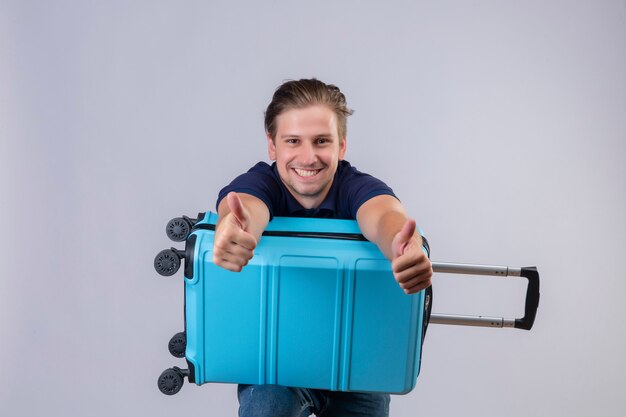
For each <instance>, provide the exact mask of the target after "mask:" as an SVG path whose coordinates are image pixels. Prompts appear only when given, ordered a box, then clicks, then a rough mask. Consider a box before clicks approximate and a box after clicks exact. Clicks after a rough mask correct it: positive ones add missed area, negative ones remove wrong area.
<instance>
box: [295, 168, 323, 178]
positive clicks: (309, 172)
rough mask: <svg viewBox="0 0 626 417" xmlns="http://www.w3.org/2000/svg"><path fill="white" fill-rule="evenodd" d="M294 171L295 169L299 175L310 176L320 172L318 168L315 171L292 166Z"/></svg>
mask: <svg viewBox="0 0 626 417" xmlns="http://www.w3.org/2000/svg"><path fill="white" fill-rule="evenodd" d="M294 171H296V173H297V174H298V175H300V176H301V177H312V176H313V175H315V174H317V173H318V172H320V170H319V169H317V170H315V171H309V170H305V169H296V168H294Z"/></svg>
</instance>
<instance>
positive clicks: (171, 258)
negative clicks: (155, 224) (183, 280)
mask: <svg viewBox="0 0 626 417" xmlns="http://www.w3.org/2000/svg"><path fill="white" fill-rule="evenodd" d="M179 268H180V255H179V254H178V253H177V252H176V251H175V250H174V249H165V250H162V251H161V252H159V253H158V254H157V256H156V257H155V258H154V269H156V271H157V272H158V273H159V275H163V276H164V277H169V276H172V275H174V274H175V273H176V271H178V269H179Z"/></svg>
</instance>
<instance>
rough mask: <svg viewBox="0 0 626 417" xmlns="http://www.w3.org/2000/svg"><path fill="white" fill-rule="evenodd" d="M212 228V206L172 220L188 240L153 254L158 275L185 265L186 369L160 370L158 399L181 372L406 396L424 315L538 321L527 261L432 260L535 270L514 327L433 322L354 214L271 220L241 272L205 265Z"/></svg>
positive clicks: (474, 269)
mask: <svg viewBox="0 0 626 417" xmlns="http://www.w3.org/2000/svg"><path fill="white" fill-rule="evenodd" d="M216 223H217V215H216V214H215V213H210V212H209V213H206V214H204V213H201V214H200V215H199V218H198V219H197V220H196V219H190V218H188V217H182V218H176V219H172V220H171V221H170V222H169V223H168V225H167V227H166V232H167V234H168V236H169V237H170V238H171V239H172V240H175V241H185V249H184V250H178V249H175V248H171V249H166V250H164V251H161V252H160V253H159V254H158V255H157V257H156V258H155V261H154V266H155V269H156V270H157V272H159V273H160V274H161V275H165V276H169V275H173V274H174V273H176V271H177V270H178V269H179V267H180V265H181V261H182V260H184V265H185V266H184V276H185V278H184V281H185V283H184V285H185V331H184V332H182V333H178V334H176V335H175V336H174V337H173V338H172V339H171V340H170V344H169V349H170V352H171V353H172V354H173V355H174V356H176V357H184V358H185V359H186V361H187V365H188V369H180V368H178V367H173V368H170V369H167V370H166V371H164V372H163V373H162V374H161V375H160V377H159V380H158V386H159V389H160V390H161V392H163V393H164V394H168V395H171V394H175V393H177V392H178V391H179V390H180V388H181V386H182V384H183V380H184V377H187V378H188V379H189V381H190V382H194V383H196V384H198V385H201V384H204V383H206V382H219V383H238V384H279V385H285V386H294V387H304V388H317V389H326V390H335V391H361V392H385V393H393V394H404V393H407V392H409V391H411V390H412V389H413V387H414V386H415V383H416V380H417V376H418V374H419V370H420V360H421V352H422V349H421V347H422V343H423V340H424V335H425V332H426V327H427V325H428V323H429V321H430V322H436V323H443V324H464V325H479V326H492V327H519V328H528V329H529V328H530V327H532V321H534V314H535V313H534V312H536V305H534V304H537V303H538V291H539V288H538V279H539V277H538V274H537V276H536V280H535V279H534V273H535V272H536V269H534V270H533V268H521V269H517V270H516V269H513V270H511V269H510V268H507V267H490V266H473V265H460V264H443V263H440V264H436V265H435V264H433V269H436V270H439V271H441V272H455V273H474V274H476V273H477V274H490V275H517V276H520V275H522V274H523V276H526V277H527V278H528V275H533V276H532V277H530V278H529V291H528V294H527V306H526V307H527V309H526V316H525V317H524V318H523V319H517V322H516V321H515V320H506V319H501V318H485V317H468V316H444V315H437V316H434V315H433V316H432V317H430V316H431V315H430V306H431V297H432V291H431V289H428V290H425V291H421V292H419V293H417V294H413V295H406V294H405V293H404V292H403V291H402V290H401V289H400V287H399V286H398V284H397V282H396V281H395V279H394V278H393V274H392V272H391V267H390V262H389V261H388V260H387V259H386V258H385V257H384V255H383V254H382V253H381V252H380V251H379V250H378V248H377V247H376V245H374V244H373V243H371V242H369V241H367V240H366V239H365V238H364V237H363V236H362V235H361V232H360V229H359V227H358V224H357V222H356V221H353V220H336V219H315V218H286V217H285V218H280V217H277V218H274V219H273V220H272V221H271V222H270V223H269V224H268V227H267V229H266V231H265V232H264V234H263V237H262V239H261V240H260V242H259V244H258V246H257V248H256V249H255V255H254V257H253V258H252V259H251V260H250V262H249V264H248V265H247V266H246V267H244V268H243V270H242V272H239V273H235V272H230V271H227V270H225V269H223V268H221V267H218V266H216V265H214V264H213V262H212V256H213V237H214V232H215V224H216ZM424 250H425V251H426V252H428V247H427V243H426V244H425V248H424ZM535 281H536V291H535V288H531V286H533V287H534V284H533V285H531V284H532V283H534V282H535ZM535 292H536V297H533V296H530V295H531V294H534V293H535ZM534 298H536V303H535V300H534Z"/></svg>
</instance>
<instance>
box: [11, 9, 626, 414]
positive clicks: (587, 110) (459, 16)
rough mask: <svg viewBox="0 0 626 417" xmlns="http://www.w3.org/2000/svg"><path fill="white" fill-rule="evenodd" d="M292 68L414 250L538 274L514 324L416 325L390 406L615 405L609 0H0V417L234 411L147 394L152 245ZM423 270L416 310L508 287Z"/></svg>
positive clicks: (622, 98) (253, 132) (236, 163)
mask: <svg viewBox="0 0 626 417" xmlns="http://www.w3.org/2000/svg"><path fill="white" fill-rule="evenodd" d="M312 76H315V77H317V78H319V79H321V80H324V81H326V82H329V83H335V84H337V85H339V86H340V87H341V88H342V90H343V91H344V92H345V94H346V96H347V98H348V103H349V105H350V106H351V107H352V108H353V109H355V114H354V115H353V116H352V117H351V118H350V119H349V128H348V153H347V159H348V160H349V161H350V162H351V163H352V164H353V165H355V166H357V167H358V168H359V169H360V170H363V171H365V172H369V173H371V174H373V175H375V176H378V177H380V178H381V179H383V180H384V181H386V182H387V183H388V184H389V185H391V186H392V188H393V189H394V190H395V192H396V193H397V195H398V196H399V197H400V198H401V199H402V201H403V202H404V203H405V205H406V207H407V208H408V209H409V211H410V212H411V214H412V215H413V216H414V217H415V218H416V219H417V220H418V223H419V224H420V225H421V226H422V227H423V229H424V230H425V232H426V235H427V236H428V238H429V240H430V243H431V246H432V249H433V250H432V258H433V259H434V260H439V261H453V262H471V263H489V264H504V265H510V266H530V265H536V266H537V267H538V268H539V270H540V272H541V274H542V275H541V277H542V283H541V285H542V298H541V305H540V310H539V314H538V317H537V322H536V324H535V328H534V329H533V330H532V331H531V332H525V331H519V330H505V329H479V328H461V327H451V326H434V325H433V326H431V329H430V330H429V334H428V336H427V339H426V344H425V348H424V357H423V366H422V373H421V375H420V377H419V379H418V383H417V386H416V388H415V389H414V390H413V391H412V392H411V393H410V394H408V395H406V396H401V397H393V400H392V408H391V415H392V416H397V417H402V416H406V417H408V416H428V417H434V416H442V417H443V416H445V417H447V416H481V417H485V416H502V415H507V416H590V415H598V416H618V415H623V414H622V413H623V411H624V409H626V397H625V396H624V395H623V391H624V382H623V375H624V373H625V372H626V359H625V357H624V355H625V354H624V352H626V340H625V335H626V330H625V327H626V326H624V324H623V320H624V315H625V314H626V304H625V303H624V302H623V298H624V292H625V290H626V284H625V282H626V276H625V274H624V267H623V259H624V251H625V249H626V221H625V220H626V216H625V208H626V168H625V165H624V161H623V160H624V158H625V157H626V3H625V2H624V1H622V0H620V1H618V0H613V1H610V0H605V1H591V0H589V1H565V0H552V1H550V0H548V1H539V0H531V1H506V0H500V1H495V0H493V1H461V0H459V1H452V0H450V1H432V2H424V1H421V2H418V1H391V2H387V3H385V4H383V2H374V1H371V2H367V1H356V0H354V1H340V0H338V1H316V2H295V1H294V2H288V1H265V2H254V1H247V2H228V1H224V2H217V1H70V0H68V1H23V0H22V1H18V0H16V1H7V0H3V1H0V141H1V143H0V145H1V147H0V186H1V188H0V210H1V215H0V231H2V234H1V238H0V243H1V247H0V265H1V268H0V375H2V378H0V404H2V406H1V407H2V411H1V413H2V414H3V415H10V416H38V415H47V416H68V415H81V416H106V417H110V416H128V415H137V416H171V415H174V414H176V415H183V414H193V415H211V416H213V415H219V416H222V415H223V416H233V415H236V410H237V401H236V396H235V387H234V386H232V385H220V384H209V385H205V386H201V387H197V386H193V385H192V384H185V386H184V387H183V390H182V391H181V392H180V393H179V394H178V395H176V396H174V397H166V396H164V395H162V394H161V393H159V391H158V389H157V387H156V379H157V376H158V375H159V374H160V373H161V371H162V370H163V369H165V368H167V367H170V366H172V365H179V366H182V365H183V363H184V362H183V361H181V360H180V359H175V358H172V357H171V356H170V355H169V353H168V352H167V347H166V345H167V341H168V340H169V338H170V336H171V335H172V334H173V333H175V332H177V331H179V330H182V328H181V327H182V320H183V316H182V303H183V299H182V279H181V274H180V273H179V274H178V275H177V276H176V277H173V278H169V279H168V278H163V277H160V276H158V275H157V274H156V273H155V272H154V270H153V267H152V261H153V257H154V255H155V254H156V253H157V252H158V251H159V250H161V249H163V248H167V247H169V246H170V245H171V242H170V241H169V240H168V239H167V238H166V236H165V233H164V226H165V223H166V222H167V220H169V219H170V218H171V217H175V216H177V215H181V214H188V215H192V216H193V215H195V214H196V213H197V212H200V211H206V210H211V209H214V204H215V198H216V195H217V193H218V191H219V189H220V188H221V187H222V186H223V185H225V184H226V183H228V182H229V181H230V180H231V179H232V178H233V177H234V176H235V175H237V174H239V173H240V172H242V171H244V170H246V169H247V168H249V167H250V166H251V165H253V164H254V163H255V162H256V161H258V160H261V159H263V160H267V155H266V149H265V139H264V132H263V124H262V120H263V111H264V110H265V107H266V105H267V104H268V103H269V100H270V98H271V94H272V93H273V91H274V89H275V88H276V87H277V86H278V85H279V84H280V83H281V82H282V81H283V80H286V79H294V78H307V77H312ZM434 282H435V283H434V289H435V305H434V310H435V312H438V313H468V314H472V313H473V314H486V315H504V316H518V315H520V314H521V312H522V310H523V300H522V299H523V294H524V283H523V281H521V280H519V281H517V280H510V281H507V280H503V279H495V278H460V277H454V276H452V277H450V276H445V277H441V276H436V277H435V278H434Z"/></svg>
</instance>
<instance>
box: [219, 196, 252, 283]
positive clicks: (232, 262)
mask: <svg viewBox="0 0 626 417" xmlns="http://www.w3.org/2000/svg"><path fill="white" fill-rule="evenodd" d="M226 203H227V205H228V213H227V214H226V215H225V216H223V218H221V219H220V221H219V222H218V224H217V227H216V228H215V238H214V242H213V263H214V264H216V265H219V266H221V267H223V268H225V269H228V270H229V271H233V272H240V271H241V269H242V268H243V267H244V266H246V265H247V264H248V261H249V260H250V259H252V256H254V249H255V248H256V246H257V239H256V238H255V237H254V235H253V234H252V233H250V230H249V228H250V219H251V217H250V213H249V211H248V209H247V208H246V207H245V206H244V204H243V202H242V201H241V198H240V197H239V196H238V195H237V193H234V192H231V193H229V194H228V195H227V196H226Z"/></svg>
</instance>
